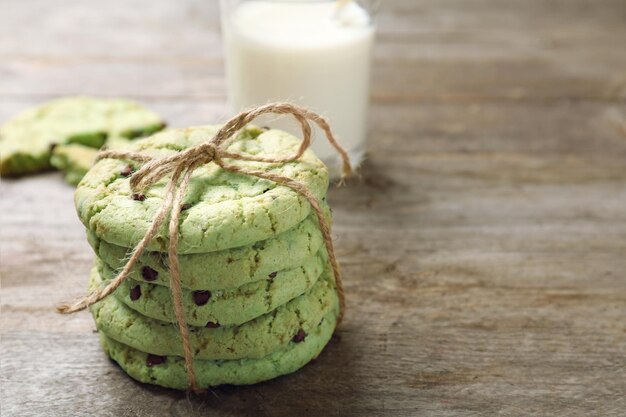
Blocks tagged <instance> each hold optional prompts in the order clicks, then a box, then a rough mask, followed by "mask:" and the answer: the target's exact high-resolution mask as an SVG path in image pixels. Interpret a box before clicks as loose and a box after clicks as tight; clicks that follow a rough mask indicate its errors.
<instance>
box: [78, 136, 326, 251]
mask: <svg viewBox="0 0 626 417" xmlns="http://www.w3.org/2000/svg"><path fill="white" fill-rule="evenodd" d="M216 130H217V129H216V127H210V126H208V127H193V128H188V129H172V130H168V131H165V132H162V133H157V134H155V135H153V136H151V137H149V138H146V139H142V140H139V141H136V142H135V143H133V144H132V145H131V146H130V147H129V149H131V150H135V151H138V152H142V153H145V154H150V155H153V156H155V157H164V156H168V155H171V154H173V153H175V152H179V151H182V150H184V149H186V148H188V147H190V146H194V145H197V144H200V143H202V142H204V141H206V140H207V139H209V138H210V137H212V136H213V135H214V134H215V132H216ZM299 145H300V140H298V139H297V138H295V137H293V136H291V135H290V134H288V133H285V132H281V131H276V130H270V131H265V132H264V131H262V130H260V129H258V128H249V129H245V130H244V131H243V132H242V133H241V134H240V135H239V138H238V139H237V140H234V141H233V142H232V143H231V145H230V147H229V150H230V151H231V152H240V153H243V154H251V155H256V156H266V157H269V156H276V155H286V154H292V153H293V152H295V151H296V150H297V149H298V147H299ZM229 163H231V164H233V165H237V166H242V167H246V168H249V169H257V170H262V171H264V172H268V173H274V174H278V175H283V176H286V177H289V178H292V179H294V180H296V181H299V182H300V183H301V184H303V185H304V186H305V187H307V188H308V189H309V190H310V191H311V192H312V194H313V195H314V196H315V197H317V198H318V199H319V200H323V199H324V197H325V194H326V191H327V188H328V171H327V169H326V167H325V166H324V164H323V163H322V162H321V161H320V160H319V159H318V158H317V157H316V156H315V155H314V154H313V153H312V152H310V151H307V152H305V153H304V155H303V156H302V157H301V158H300V159H299V160H297V161H294V162H289V163H263V162H254V161H231V162H229ZM127 167H128V162H127V161H123V160H116V159H104V160H101V161H99V162H97V163H96V164H95V165H94V166H93V167H92V168H91V169H90V170H89V172H88V173H87V175H85V177H84V178H83V180H82V181H81V183H80V184H79V186H78V188H77V190H76V194H75V203H76V208H77V211H78V215H79V218H80V219H81V220H82V222H83V223H84V224H85V226H86V227H87V228H88V229H90V230H91V231H92V232H93V233H94V234H95V235H96V236H97V237H98V238H100V239H102V240H104V241H107V242H109V243H112V244H114V245H118V246H122V247H127V248H133V247H135V246H136V245H137V243H138V242H139V241H140V240H141V238H142V237H143V236H144V235H145V233H146V231H147V230H148V228H149V227H150V224H151V222H152V219H153V217H154V214H155V213H156V211H157V210H158V209H159V207H160V206H161V205H162V203H163V198H164V194H165V188H166V184H167V180H168V177H165V178H164V179H162V180H160V181H159V182H157V183H156V184H155V185H153V186H152V187H150V188H149V189H147V190H146V191H145V195H141V196H139V195H136V194H135V193H134V192H133V191H132V190H131V189H130V184H129V178H128V177H127V176H125V175H124V170H125V169H126V168H127ZM180 209H181V210H183V213H182V214H181V220H180V226H179V234H180V236H179V237H180V239H179V244H178V253H179V254H189V253H203V252H211V251H218V250H223V249H230V248H236V247H240V246H245V245H251V244H253V243H254V242H257V241H259V240H265V239H268V238H271V237H273V236H275V235H278V234H280V233H283V232H285V231H287V230H289V229H291V228H292V227H294V226H296V225H297V224H298V223H300V222H301V221H303V220H304V219H305V218H306V217H308V216H309V214H310V213H311V206H310V204H309V202H308V201H307V199H306V198H305V197H303V196H302V195H300V194H299V193H298V192H296V191H294V190H292V189H290V188H289V187H286V186H282V185H278V184H277V183H275V182H272V181H268V180H264V179H259V178H257V177H253V176H249V175H244V174H239V173H232V172H228V171H225V170H223V169H222V168H220V167H219V166H217V165H216V164H213V163H209V164H205V165H202V166H200V167H198V169H196V170H195V171H194V173H193V175H192V177H191V182H190V185H189V189H188V191H187V196H186V198H185V203H184V206H183V207H181V208H180ZM168 241H169V239H168V237H167V225H165V224H164V225H163V227H162V229H161V230H160V231H159V233H158V235H157V236H156V237H155V238H154V239H153V240H152V242H151V243H150V245H149V247H148V250H150V251H160V252H165V251H166V250H167V242H168Z"/></svg>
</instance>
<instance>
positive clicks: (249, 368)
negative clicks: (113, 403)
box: [100, 312, 336, 390]
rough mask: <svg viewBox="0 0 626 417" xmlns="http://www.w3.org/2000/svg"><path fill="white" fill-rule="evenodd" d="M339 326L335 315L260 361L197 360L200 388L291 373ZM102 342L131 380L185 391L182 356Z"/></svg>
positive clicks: (317, 351)
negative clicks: (156, 353)
mask: <svg viewBox="0 0 626 417" xmlns="http://www.w3.org/2000/svg"><path fill="white" fill-rule="evenodd" d="M335 325H336V315H335V313H334V312H332V313H329V314H328V315H327V316H326V317H324V319H323V321H322V322H321V323H320V325H319V326H318V327H317V328H316V329H314V330H313V331H311V332H310V333H309V334H307V335H304V333H299V334H297V335H296V336H295V337H294V338H293V340H292V341H290V342H289V343H288V344H287V346H286V347H285V348H284V349H282V350H279V351H276V352H274V353H271V354H269V355H267V356H265V357H263V358H260V359H235V360H214V361H213V360H201V359H196V360H194V371H195V374H196V380H197V384H198V387H199V388H208V387H212V386H216V385H223V384H233V385H248V384H256V383H257V382H261V381H266V380H268V379H272V378H276V377H278V376H281V375H285V374H289V373H292V372H295V371H297V370H298V369H300V368H302V367H303V366H304V365H306V364H307V363H308V362H310V361H312V360H313V359H315V358H316V357H317V356H318V355H319V354H320V352H321V351H322V349H324V346H326V344H327V343H328V341H329V340H330V338H331V336H332V334H333V332H334V330H335ZM100 341H101V342H102V346H103V348H104V350H105V351H106V353H107V354H108V355H109V356H110V357H111V358H112V359H113V360H114V361H115V362H117V363H118V364H119V365H120V367H121V368H122V369H123V370H124V371H125V372H126V373H127V374H128V375H130V376H131V377H132V378H134V379H136V380H138V381H140V382H145V383H148V384H155V385H161V386H163V387H168V388H175V389H180V390H184V389H187V388H188V386H187V385H188V384H187V373H186V371H185V365H184V361H183V359H182V358H181V357H179V356H157V355H154V354H148V353H144V352H142V351H140V350H136V349H133V348H131V347H129V346H127V345H124V344H122V343H120V342H117V341H115V340H113V339H111V338H109V337H107V336H106V335H105V334H104V333H100Z"/></svg>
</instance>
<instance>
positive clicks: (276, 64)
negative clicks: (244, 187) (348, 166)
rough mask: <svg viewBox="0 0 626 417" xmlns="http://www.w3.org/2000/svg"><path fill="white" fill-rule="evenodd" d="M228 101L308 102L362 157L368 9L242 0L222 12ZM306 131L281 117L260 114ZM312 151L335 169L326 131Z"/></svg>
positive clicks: (236, 105)
mask: <svg viewBox="0 0 626 417" xmlns="http://www.w3.org/2000/svg"><path fill="white" fill-rule="evenodd" d="M224 40H225V52H226V73H227V79H228V91H229V104H230V107H231V109H232V110H233V111H234V112H238V111H241V110H243V109H246V108H250V107H253V106H257V105H260V104H265V103H268V102H272V101H289V102H293V103H297V104H301V105H304V106H306V107H308V108H310V109H311V110H313V111H316V112H318V113H321V114H323V115H324V116H326V117H327V118H328V119H329V120H330V123H331V126H332V129H333V131H334V133H335V135H336V136H337V138H338V139H339V142H340V143H341V145H342V146H343V147H344V148H345V149H346V150H347V151H348V153H349V154H350V157H351V160H352V162H353V163H354V164H358V162H360V160H361V158H362V157H363V153H364V151H365V137H366V129H367V107H368V98H369V77H370V56H371V50H372V44H373V40H374V28H373V25H372V23H371V19H370V16H369V15H368V13H367V12H366V11H365V10H364V9H362V8H361V7H360V6H359V5H357V4H356V3H354V2H350V3H348V4H347V5H345V6H344V7H341V8H338V7H337V2H333V1H297V0H291V1H284V0H283V1H270V0H253V1H247V2H240V3H239V4H238V5H236V6H235V7H234V8H233V10H231V11H230V12H227V11H225V12H224ZM258 124H267V125H269V126H271V127H274V128H279V129H283V130H287V131H290V132H292V133H295V134H296V135H297V136H298V137H301V134H300V130H299V129H298V125H297V124H296V123H295V122H293V121H287V120H284V119H280V120H276V119H275V118H273V119H272V120H268V119H266V120H261V121H260V122H258ZM314 135H315V136H314V141H313V145H312V147H313V150H314V151H315V153H316V154H317V155H318V156H319V157H320V158H321V159H322V160H324V161H325V162H326V163H327V164H329V166H330V167H331V168H333V169H336V168H337V167H338V166H339V164H338V161H339V160H338V157H337V153H336V151H335V150H334V149H333V148H332V147H331V146H330V145H328V142H327V141H326V140H325V138H324V136H323V132H321V131H320V130H318V129H315V130H314Z"/></svg>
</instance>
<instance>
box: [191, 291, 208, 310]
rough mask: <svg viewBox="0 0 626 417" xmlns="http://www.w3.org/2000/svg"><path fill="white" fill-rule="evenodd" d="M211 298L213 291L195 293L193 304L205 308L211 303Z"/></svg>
mask: <svg viewBox="0 0 626 417" xmlns="http://www.w3.org/2000/svg"><path fill="white" fill-rule="evenodd" d="M209 298H211V291H194V292H193V302H194V303H196V305H199V306H203V305H205V304H206V303H208V302H209Z"/></svg>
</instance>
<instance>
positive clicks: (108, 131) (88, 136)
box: [0, 97, 164, 181]
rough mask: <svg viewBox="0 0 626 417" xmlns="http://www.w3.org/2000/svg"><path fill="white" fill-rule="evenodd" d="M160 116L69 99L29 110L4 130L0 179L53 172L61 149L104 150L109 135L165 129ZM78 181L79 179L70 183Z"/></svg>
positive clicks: (110, 102) (116, 103)
mask: <svg viewBox="0 0 626 417" xmlns="http://www.w3.org/2000/svg"><path fill="white" fill-rule="evenodd" d="M163 126H164V124H163V121H162V120H161V118H160V117H159V116H158V115H157V114H156V113H154V112H152V111H150V110H147V109H146V108H144V107H142V106H140V105H139V104H137V103H134V102H131V101H127V100H122V99H98V98H89V97H69V98H62V99H58V100H54V101H51V102H49V103H46V104H43V105H41V106H38V107H35V108H32V109H30V110H26V111H24V112H22V113H20V114H18V115H17V116H15V117H14V118H13V119H11V120H9V121H7V122H6V123H5V124H3V125H2V126H0V174H1V175H3V176H18V175H25V174H30V173H34V172H39V171H43V170H46V169H49V168H50V167H51V163H50V157H51V153H52V150H53V149H54V147H55V146H56V145H64V144H70V143H72V144H81V145H84V146H88V147H91V148H100V147H101V146H102V145H103V144H104V143H105V141H106V138H107V137H108V136H112V135H117V136H123V137H127V138H135V137H138V136H144V135H148V134H151V133H153V132H156V131H158V130H161V129H162V128H163ZM70 179H71V180H72V181H74V180H75V174H73V175H72V176H71V178H70Z"/></svg>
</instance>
